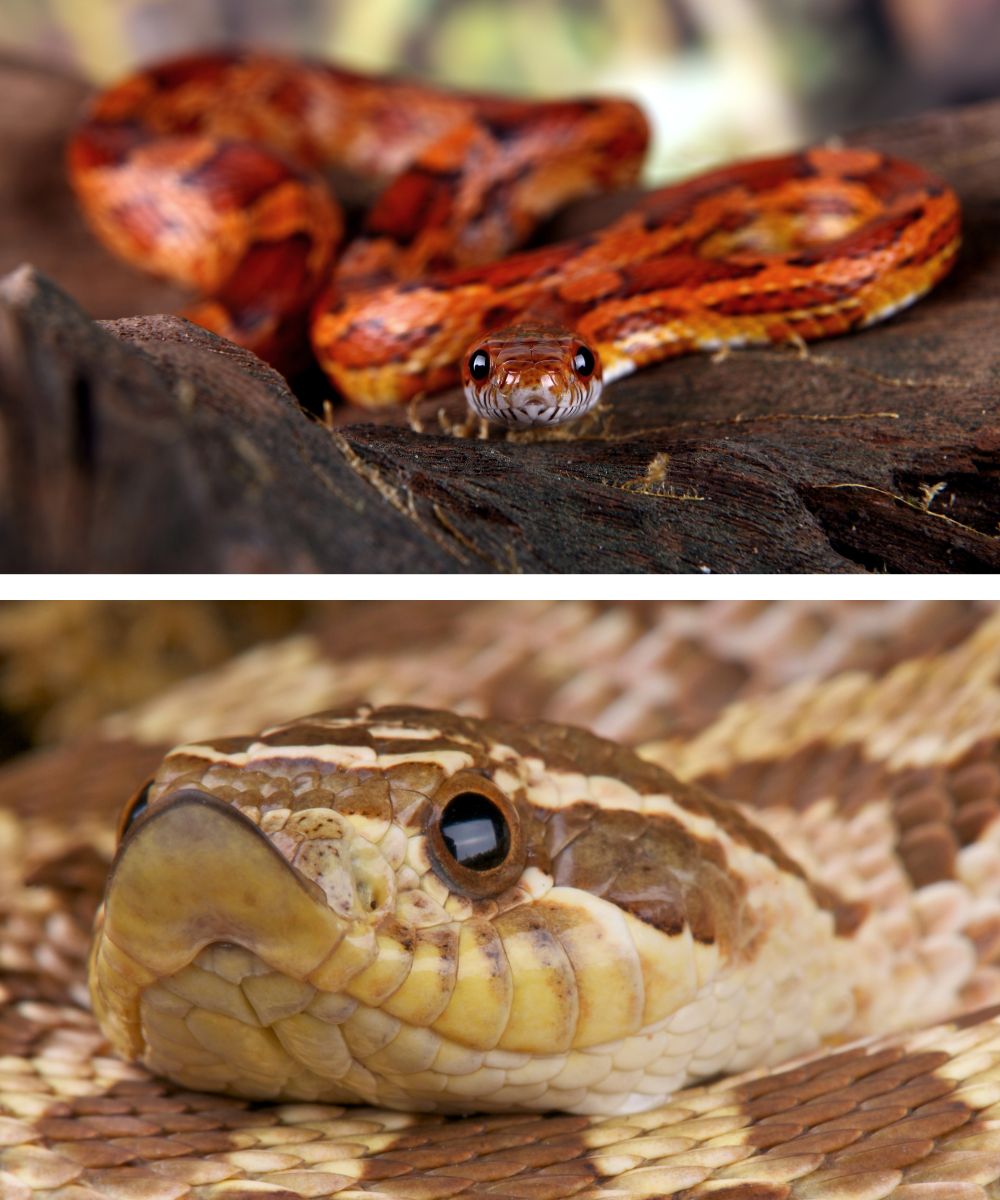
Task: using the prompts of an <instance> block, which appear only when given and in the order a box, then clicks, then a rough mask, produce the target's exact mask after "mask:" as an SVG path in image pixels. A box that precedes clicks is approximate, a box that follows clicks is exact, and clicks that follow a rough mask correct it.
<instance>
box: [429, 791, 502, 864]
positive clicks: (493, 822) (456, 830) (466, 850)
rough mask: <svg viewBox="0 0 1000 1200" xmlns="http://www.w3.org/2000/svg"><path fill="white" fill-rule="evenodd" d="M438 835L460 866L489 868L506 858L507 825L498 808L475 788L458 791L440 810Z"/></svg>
mask: <svg viewBox="0 0 1000 1200" xmlns="http://www.w3.org/2000/svg"><path fill="white" fill-rule="evenodd" d="M441 836H442V838H443V839H444V844H445V846H446V847H447V848H448V853H449V854H450V855H451V856H452V858H453V859H454V860H455V862H457V863H458V865H459V866H461V867H467V868H468V869H469V870H471V871H489V870H492V869H493V868H494V867H499V866H500V865H501V864H502V863H503V862H505V861H506V858H507V854H508V852H509V851H510V829H509V827H508V825H507V820H506V818H505V817H504V815H503V813H502V812H501V811H500V809H499V808H497V806H496V805H495V804H494V803H493V801H492V800H488V799H487V798H486V797H485V796H480V795H479V794H478V793H477V792H461V793H460V794H459V795H457V796H455V797H454V798H453V799H451V800H449V801H448V803H447V805H446V806H445V809H444V812H443V813H442V814H441Z"/></svg>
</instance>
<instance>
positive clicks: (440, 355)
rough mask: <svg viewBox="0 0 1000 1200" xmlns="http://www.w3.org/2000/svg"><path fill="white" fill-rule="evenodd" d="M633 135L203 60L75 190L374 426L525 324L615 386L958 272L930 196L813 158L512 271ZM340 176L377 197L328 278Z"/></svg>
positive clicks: (123, 236)
mask: <svg viewBox="0 0 1000 1200" xmlns="http://www.w3.org/2000/svg"><path fill="white" fill-rule="evenodd" d="M646 136H647V135H646V127H645V122H644V121H643V118H642V116H641V114H640V113H639V112H638V110H637V109H636V108H635V107H634V106H633V105H631V104H629V103H627V102H624V101H616V100H610V99H600V100H581V101H573V102H569V101H566V102H547V103H537V104H533V103H527V102H522V101H514V100H500V99H497V98H491V97H481V96H460V95H457V94H449V93H445V92H441V91H438V90H435V89H432V88H429V87H426V86H423V85H417V84H410V83H405V82H397V81H372V80H369V79H365V78H363V77H361V76H357V75H353V74H351V73H349V72H343V71H339V70H336V69H334V68H329V67H322V66H317V65H310V64H301V63H291V62H288V61H286V60H282V59H277V58H271V57H266V56H260V55H250V54H246V55H212V56H204V57H201V58H197V59H188V60H181V61H179V62H176V63H168V64H165V65H163V66H161V67H158V68H153V69H151V70H148V71H146V72H144V73H143V74H141V75H139V76H136V77H135V78H133V79H131V80H127V81H126V82H125V83H123V84H121V85H119V86H118V87H116V88H113V89H111V90H110V91H108V92H106V93H104V94H103V95H101V96H100V97H98V99H97V101H96V102H95V105H94V107H93V110H92V113H91V115H90V117H89V119H88V120H87V122H86V123H85V124H84V125H83V126H82V127H81V128H80V130H79V131H78V132H77V134H76V136H75V138H74V139H73V141H72V143H71V145H70V149H69V169H70V177H71V180H72V182H73V184H74V187H75V188H76V191H77V193H78V196H79V198H80V201H81V204H82V207H83V209H84V212H85V214H86V216H87V219H88V221H89V222H90V224H91V226H92V228H93V229H94V230H95V232H96V233H97V234H98V236H99V237H101V238H102V240H103V241H104V242H105V243H106V244H107V245H108V246H109V247H110V248H111V249H113V250H114V251H115V252H116V253H118V254H120V255H122V256H124V257H126V258H128V259H130V260H131V261H133V262H135V263H137V264H139V265H141V266H144V267H145V268H147V269H150V270H152V271H154V272H157V273H159V274H164V275H168V276H170V277H172V278H175V279H177V280H180V281H182V282H184V283H187V284H190V285H192V286H194V287H196V288H198V289H199V290H200V291H201V292H202V293H203V294H204V299H203V300H201V301H199V302H197V303H196V304H195V305H194V306H193V307H192V308H191V309H190V310H189V312H188V315H189V316H191V317H192V319H194V320H196V321H197V322H198V323H200V324H203V325H205V326H206V327H207V328H210V329H213V330H215V331H216V332H219V333H222V334H223V335H225V336H227V337H230V338H231V339H233V340H235V341H238V342H240V343H241V344H243V345H247V346H249V347H250V348H251V349H254V350H256V351H257V352H258V353H260V354H261V355H262V356H263V357H266V358H268V359H269V360H270V361H272V362H274V363H275V364H277V365H279V366H281V367H282V368H283V369H285V370H286V371H289V370H292V369H294V368H295V366H296V364H297V363H301V361H302V359H303V354H304V352H305V330H306V327H307V326H308V327H309V336H310V339H311V343H312V349H313V352H314V354H315V356H316V358H317V360H318V361H319V363H320V365H321V366H322V367H323V369H324V370H325V371H326V373H327V374H328V376H329V377H330V379H331V380H332V381H333V382H334V383H335V385H336V386H337V388H338V389H339V391H340V392H341V393H342V394H343V395H344V396H345V398H347V399H348V400H349V401H351V402H353V403H356V404H360V405H363V406H366V407H370V408H378V407H382V406H386V405H394V404H398V403H402V402H406V401H409V400H411V399H412V398H414V397H416V396H419V395H422V394H427V393H432V392H434V391H437V390H440V389H441V388H444V387H449V386H452V385H454V384H456V383H457V382H459V376H460V369H461V366H462V364H463V363H464V364H466V365H467V364H468V361H469V356H470V355H471V354H472V352H473V351H474V350H475V348H476V346H477V345H478V343H479V342H481V341H482V339H483V338H485V337H487V336H489V335H491V334H493V333H494V332H495V331H496V330H498V329H501V328H509V327H511V326H518V325H520V324H522V323H523V322H524V321H525V320H529V321H538V320H541V321H544V322H552V323H555V324H558V325H560V326H563V327H564V328H565V329H566V330H567V331H568V332H569V333H570V334H571V335H573V336H575V337H576V338H578V339H580V340H581V341H582V342H583V343H584V344H585V346H587V347H588V348H589V349H590V351H592V352H593V353H594V355H595V356H596V357H597V358H598V359H599V360H600V361H601V363H602V364H603V374H604V380H605V381H606V382H608V381H611V380H614V379H617V378H620V377H621V376H623V375H626V374H628V373H629V372H631V371H633V370H635V369H637V368H640V367H643V366H646V365H649V364H651V363H654V362H658V361H661V360H663V359H666V358H670V357H673V356H675V355H678V354H683V353H687V352H689V351H692V350H699V349H702V350H704V349H718V348H720V347H723V346H741V345H748V344H767V343H781V342H787V341H798V340H799V339H805V340H810V339H814V338H819V337H826V336H831V335H834V334H839V333H844V332H847V331H849V330H852V329H857V328H861V327H864V326H866V325H869V324H872V323H873V322H875V321H879V320H882V319H884V318H885V317H888V316H890V315H892V314H893V313H895V312H897V311H899V310H900V309H901V308H903V307H905V306H906V305H908V304H910V303H912V302H913V301H915V300H916V299H918V298H919V297H920V296H921V295H923V294H924V293H925V292H926V291H927V290H928V289H929V288H931V287H933V286H934V284H935V283H936V282H937V281H938V280H940V279H941V278H942V277H943V275H944V274H945V273H946V272H947V271H948V270H949V268H950V267H951V265H952V263H953V262H954V259H955V256H956V254H957V250H958V245H959V225H960V217H959V207H958V201H957V199H956V197H955V195H954V193H953V192H952V191H951V190H950V189H949V188H948V187H947V186H946V185H945V184H944V183H942V182H941V181H940V180H938V179H937V178H935V177H934V176H932V175H931V174H929V173H928V172H926V171H924V170H923V169H922V168H920V167H918V166H915V165H913V164H911V163H907V162H904V161H901V160H896V159H891V158H888V157H886V156H884V155H882V154H880V153H878V152H876V151H872V150H864V149H859V148H852V149H842V150H837V149H831V148H827V147H816V148H813V149H810V150H805V151H803V152H800V153H797V154H793V155H787V156H785V157H782V158H777V159H770V160H763V161H758V162H748V163H740V164H736V165H735V166H732V167H727V168H724V169H722V170H718V171H713V172H710V173H708V174H707V175H704V176H701V177H699V178H697V179H694V180H690V181H688V182H686V183H682V184H680V185H677V186H671V187H667V188H663V189H660V190H658V191H654V192H651V193H648V194H647V195H646V196H645V197H643V198H642V199H641V200H640V202H639V203H638V204H637V205H636V207H635V208H633V209H632V210H631V211H630V212H628V213H626V214H625V215H624V216H622V217H621V218H619V219H618V220H617V221H615V222H614V223H612V224H611V225H609V226H607V227H606V228H605V229H603V230H600V231H598V232H597V233H595V234H591V235H588V236H586V237H583V238H577V239H575V240H573V241H570V242H565V243H561V244H556V245H551V246H542V247H539V248H538V249H535V250H528V251H521V252H519V253H514V254H513V255H512V256H511V257H506V258H505V257H503V256H504V255H508V254H510V252H511V251H516V250H517V248H518V247H519V246H521V245H523V243H524V242H525V240H526V239H527V238H528V237H529V236H530V234H531V232H532V230H533V229H534V228H535V227H536V226H537V224H538V222H539V221H540V220H542V219H544V218H545V217H546V216H547V215H549V214H550V213H552V212H553V211H554V210H555V209H557V208H558V207H560V206H561V205H563V204H565V203H566V202H567V201H569V200H571V199H573V198H576V197H579V196H582V195H586V194H588V193H593V192H595V191H603V190H607V189H611V188H615V187H622V186H625V185H627V184H629V183H631V182H632V181H634V179H635V177H636V174H637V172H638V169H639V166H640V164H641V159H642V155H643V152H644V149H645V144H646ZM342 168H347V169H348V170H349V171H351V172H354V173H356V174H359V175H364V176H366V177H367V178H368V179H370V180H371V179H374V180H376V181H377V182H378V184H380V185H383V187H384V190H382V192H381V194H380V195H379V197H378V199H377V201H376V202H375V204H374V206H373V207H372V208H371V210H370V211H369V212H368V214H367V216H366V218H365V222H364V227H363V230H362V234H361V236H360V237H358V238H356V239H355V240H354V241H352V242H351V243H350V244H349V245H348V247H347V249H346V251H344V253H343V254H342V255H341V257H340V260H339V262H337V263H336V264H335V263H334V260H335V255H336V251H337V247H338V245H339V244H340V242H341V239H342V236H343V220H342V217H341V214H340V210H339V206H338V205H337V203H336V201H335V200H334V199H333V198H332V195H331V194H330V191H329V189H328V188H327V186H326V183H325V182H324V180H323V178H322V175H321V172H322V171H324V170H327V171H329V170H333V169H337V170H339V169H342ZM386 184H387V186H385V185H386ZM498 260H499V261H498ZM566 378H568V379H573V378H574V376H573V373H572V371H571V370H570V369H569V367H568V366H567V372H566ZM592 399H594V398H592ZM536 400H537V394H536ZM502 407H504V408H505V409H507V408H509V404H506V402H505V405H504V406H502ZM564 407H565V411H567V412H573V413H577V411H578V410H577V407H576V406H575V405H574V404H572V403H567V404H566V405H565V406H564ZM494 410H495V406H494ZM546 419H547V420H550V421H551V420H552V417H551V415H550V416H548V417H547V418H546ZM560 419H568V418H567V417H560Z"/></svg>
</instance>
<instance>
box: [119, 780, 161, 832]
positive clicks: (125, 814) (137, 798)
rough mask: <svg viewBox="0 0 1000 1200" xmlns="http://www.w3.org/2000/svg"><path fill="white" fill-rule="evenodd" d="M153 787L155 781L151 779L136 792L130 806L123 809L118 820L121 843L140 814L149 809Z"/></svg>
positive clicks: (127, 805)
mask: <svg viewBox="0 0 1000 1200" xmlns="http://www.w3.org/2000/svg"><path fill="white" fill-rule="evenodd" d="M152 786H153V781H152V779H151V780H150V781H149V782H148V783H146V784H144V785H143V786H142V787H141V788H140V789H139V790H138V791H137V792H136V794H135V795H134V796H133V797H132V799H131V800H130V801H129V802H128V804H126V805H125V807H124V809H122V815H121V817H119V819H118V841H119V842H121V840H122V838H123V837H124V836H125V834H126V833H127V832H128V831H129V829H130V828H131V826H132V822H133V821H134V820H135V819H136V817H138V816H139V815H140V813H144V812H145V811H146V809H147V808H148V807H149V789H150V788H151V787H152Z"/></svg>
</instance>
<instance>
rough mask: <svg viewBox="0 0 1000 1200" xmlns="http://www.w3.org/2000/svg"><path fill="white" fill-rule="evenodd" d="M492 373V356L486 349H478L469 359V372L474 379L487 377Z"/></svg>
mask: <svg viewBox="0 0 1000 1200" xmlns="http://www.w3.org/2000/svg"><path fill="white" fill-rule="evenodd" d="M489 373H490V356H489V355H488V354H487V353H486V351H485V350H476V351H475V352H474V353H473V355H472V356H471V357H470V359H469V374H470V375H471V376H472V378H473V379H485V378H486V376H487V375H489Z"/></svg>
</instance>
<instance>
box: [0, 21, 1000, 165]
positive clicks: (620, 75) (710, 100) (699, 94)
mask: <svg viewBox="0 0 1000 1200" xmlns="http://www.w3.org/2000/svg"><path fill="white" fill-rule="evenodd" d="M247 43H250V44H255V45H260V46H264V47H268V48H271V49H275V50H279V49H280V50H284V51H291V52H296V53H306V54H309V55H312V56H316V57H321V58H328V59H331V60H333V61H335V62H339V63H343V64H345V65H348V66H352V67H356V68H360V69H363V70H370V71H378V72H387V71H388V72H391V71H404V72H407V73H409V74H415V75H418V76H420V77H423V78H426V79H430V80H434V81H438V82H441V83H446V84H451V85H454V86H457V87H464V88H468V87H474V88H479V89H490V90H497V91H503V92H511V93H518V94H524V95H533V96H558V95H566V94H573V93H579V92H585V91H603V92H617V93H624V94H627V95H631V96H632V97H634V98H635V99H637V100H638V101H639V102H640V103H642V104H643V105H644V107H645V108H646V110H647V112H648V113H649V115H650V117H651V118H652V122H653V126H654V131H655V140H654V147H653V151H652V154H651V156H650V162H649V168H648V173H647V182H648V183H656V182H661V181H663V180H667V179H673V178H677V177H678V176H681V175H685V174H689V173H691V172H692V171H696V170H700V169H702V168H704V167H706V166H708V165H710V164H712V163H715V162H718V161H723V160H727V159H731V158H734V157H738V156H742V155H749V154H762V153H767V152H769V151H777V150H782V149H785V148H788V147H791V146H794V145H797V144H800V143H801V142H803V141H805V140H808V139H815V138H821V137H825V136H828V135H829V134H831V133H833V132H836V131H837V130H840V129H844V128H847V127H850V126H857V125H859V124H865V123H867V122H872V121H879V120H883V119H885V118H887V117H892V116H905V115H909V114H911V113H914V112H917V111H920V110H922V109H925V108H928V107H932V106H935V105H941V104H950V103H957V102H963V101H970V100H976V99H980V98H984V97H987V96H991V95H993V94H995V93H1000V0H0V47H2V48H3V49H4V50H5V51H6V52H7V53H8V54H11V53H13V54H17V55H20V56H28V57H30V58H32V59H34V60H35V61H39V60H41V61H42V62H45V63H48V64H51V65H53V66H57V67H59V68H61V69H65V70H69V71H72V72H74V73H77V74H82V75H84V76H85V77H87V78H89V79H90V80H92V81H94V82H96V83H105V82H108V81H110V80H112V79H115V78H116V77H118V76H120V75H122V74H124V73H126V72H128V71H130V70H132V69H133V68H135V67H136V66H139V65H141V64H143V63H147V62H150V61H153V60H156V59H160V58H164V57H167V56H170V55H173V54H178V53H182V52H185V51H189V50H192V49H197V48H201V47H209V46H219V45H226V44H247Z"/></svg>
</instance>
